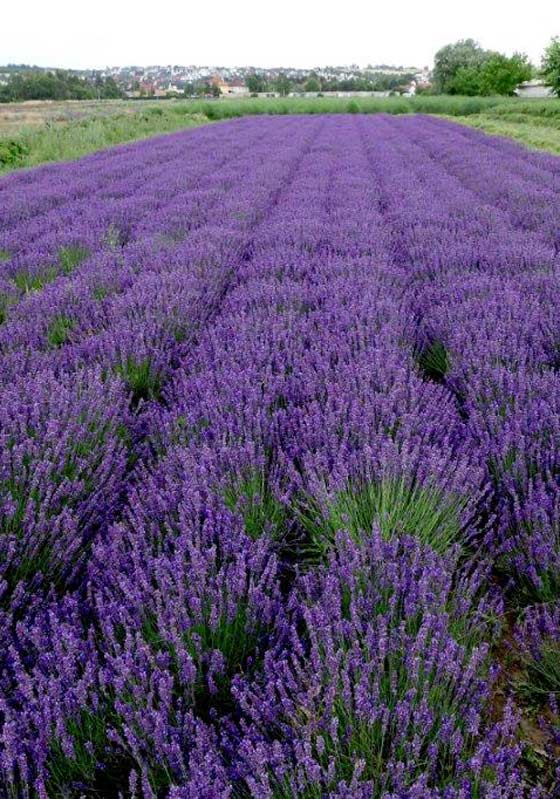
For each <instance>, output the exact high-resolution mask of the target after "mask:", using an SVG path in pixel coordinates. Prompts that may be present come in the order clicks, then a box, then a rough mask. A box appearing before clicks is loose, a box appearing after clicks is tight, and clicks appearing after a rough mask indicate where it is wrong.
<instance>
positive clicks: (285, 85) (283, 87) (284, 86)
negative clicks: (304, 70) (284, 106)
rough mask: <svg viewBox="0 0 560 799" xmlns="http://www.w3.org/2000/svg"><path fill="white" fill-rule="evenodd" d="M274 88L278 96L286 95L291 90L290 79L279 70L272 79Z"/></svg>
mask: <svg viewBox="0 0 560 799" xmlns="http://www.w3.org/2000/svg"><path fill="white" fill-rule="evenodd" d="M274 90H275V91H277V92H278V94H279V95H280V97H287V96H288V95H289V93H290V92H291V91H292V81H291V80H290V79H289V78H288V76H287V75H284V73H283V72H281V73H280V75H278V77H277V78H276V80H275V81H274Z"/></svg>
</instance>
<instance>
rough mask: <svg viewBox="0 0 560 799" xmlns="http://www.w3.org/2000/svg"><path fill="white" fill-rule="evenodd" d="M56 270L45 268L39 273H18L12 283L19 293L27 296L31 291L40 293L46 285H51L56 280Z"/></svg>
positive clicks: (51, 267) (52, 267) (50, 267)
mask: <svg viewBox="0 0 560 799" xmlns="http://www.w3.org/2000/svg"><path fill="white" fill-rule="evenodd" d="M57 275H58V273H57V270H56V268H55V267H54V266H49V267H46V268H45V269H42V270H40V271H39V272H35V273H31V272H18V273H17V275H15V276H14V278H13V281H14V283H15V285H16V286H17V288H18V289H19V290H20V291H23V292H25V293H26V294H29V292H31V291H40V290H41V289H42V288H43V287H44V286H46V285H47V283H52V281H53V280H56V278H57Z"/></svg>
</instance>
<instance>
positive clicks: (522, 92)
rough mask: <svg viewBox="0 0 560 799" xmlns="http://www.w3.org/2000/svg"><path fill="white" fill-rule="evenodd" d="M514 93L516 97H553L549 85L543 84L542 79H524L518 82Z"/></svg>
mask: <svg viewBox="0 0 560 799" xmlns="http://www.w3.org/2000/svg"><path fill="white" fill-rule="evenodd" d="M515 93H516V95H517V96H518V97H541V98H543V97H554V94H553V91H552V89H551V88H550V86H545V83H544V81H543V80H526V81H525V83H520V84H519V86H518V87H517V89H516V90H515Z"/></svg>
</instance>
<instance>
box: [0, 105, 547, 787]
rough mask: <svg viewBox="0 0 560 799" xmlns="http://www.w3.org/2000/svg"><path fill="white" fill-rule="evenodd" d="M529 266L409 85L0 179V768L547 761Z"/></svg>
mask: <svg viewBox="0 0 560 799" xmlns="http://www.w3.org/2000/svg"><path fill="white" fill-rule="evenodd" d="M559 274H560V159H559V158H556V157H554V156H549V155H544V154H537V153H531V152H529V151H528V150H525V149H523V148H522V147H520V146H519V145H517V144H514V143H512V142H507V141H505V140H502V139H495V138H490V137H486V136H485V135H484V134H481V133H479V132H478V131H475V130H472V129H468V128H463V127H460V126H458V125H456V124H454V123H451V122H447V121H444V120H436V119H433V118H428V117H422V116H409V117H387V116H385V115H378V116H361V115H336V116H334V115H333V116H327V115H325V116H321V115H317V116H308V117H306V116H299V117H290V116H283V117H259V118H249V117H245V118H242V119H238V120H235V121H231V122H223V123H218V124H215V125H212V126H205V127H201V128H198V129H196V130H193V131H189V132H186V133H179V134H172V135H169V136H165V137H160V138H156V139H151V140H147V141H144V142H142V143H138V144H132V145H126V146H122V147H118V148H114V149H112V150H107V151H105V152H102V153H99V154H97V155H93V156H89V157H87V158H84V159H83V160H81V161H78V162H74V163H68V164H61V165H55V166H48V167H42V168H38V169H35V170H32V171H26V172H21V173H19V174H14V175H12V176H11V177H6V178H3V179H2V180H0V360H1V368H0V445H1V452H0V514H1V517H0V534H1V535H0V796H2V797H4V796H6V797H10V798H11V799H15V798H16V797H17V798H18V799H19V797H23V799H31V797H37V799H45V798H46V797H49V799H51V798H52V797H63V798H66V797H73V798H74V797H75V799H78V798H79V797H87V798H88V799H90V798H91V797H104V798H105V797H106V798H108V799H110V798H111V797H113V798H114V799H117V797H123V799H124V797H131V799H132V797H135V798H136V799H155V798H156V797H157V798H158V799H159V798H160V797H162V798H163V797H168V798H169V799H228V798H229V799H249V798H252V799H290V798H291V797H296V798H297V799H323V798H325V799H326V798H328V799H518V798H521V797H526V799H537V797H549V796H555V795H560V768H559V767H558V763H559V762H560V716H559V715H558V705H559V703H560V300H559V296H558V289H559V282H558V278H559Z"/></svg>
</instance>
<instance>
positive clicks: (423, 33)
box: [0, 0, 560, 68]
mask: <svg viewBox="0 0 560 799" xmlns="http://www.w3.org/2000/svg"><path fill="white" fill-rule="evenodd" d="M1 5H2V11H1V13H0V64H4V63H31V64H38V65H40V66H61V67H75V68H86V67H105V66H118V65H125V64H135V65H149V64H199V65H205V64H211V65H217V66H247V65H251V66H263V67H274V66H294V67H313V66H325V65H340V64H350V63H356V64H359V65H360V66H365V65H366V64H368V63H373V64H376V63H388V64H403V65H407V66H408V65H414V66H418V67H422V66H424V65H425V64H429V65H431V64H432V62H433V56H434V53H435V52H436V50H438V48H439V47H441V46H442V45H444V44H447V43H449V42H453V41H456V40H457V39H461V38H468V37H472V38H474V39H477V40H478V41H479V42H480V43H481V45H482V46H483V47H486V48H489V49H495V50H501V51H503V52H506V53H508V54H511V53H512V52H513V51H514V50H519V51H521V52H525V53H527V54H528V55H529V57H530V59H531V60H532V61H533V62H535V63H540V58H541V55H542V52H543V49H544V47H545V46H546V44H547V43H548V41H549V40H550V38H551V37H552V36H554V35H560V0H536V2H533V3H527V2H521V1H520V0H462V2H460V3H459V2H457V1H456V0H393V1H392V2H391V0H377V2H376V0H335V1H334V2H333V0H323V1H322V2H319V1H318V0H279V1H277V2H270V0H210V1H208V0H207V1H206V2H204V1H203V0H194V1H193V0H92V1H91V2H88V3H85V2H79V0H78V1H77V0H50V2H49V0H28V1H27V2H26V3H22V2H16V3H14V2H10V0H3V2H2V3H1Z"/></svg>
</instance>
